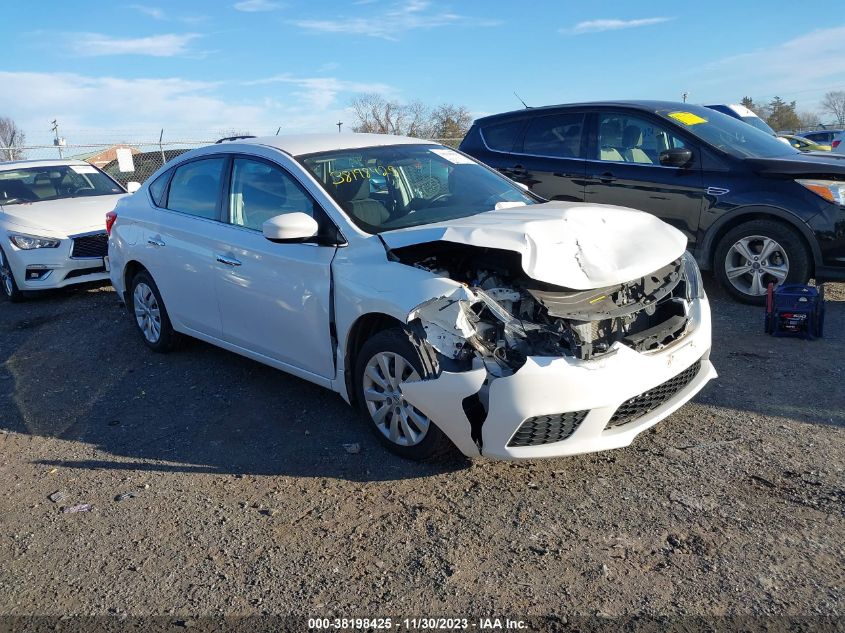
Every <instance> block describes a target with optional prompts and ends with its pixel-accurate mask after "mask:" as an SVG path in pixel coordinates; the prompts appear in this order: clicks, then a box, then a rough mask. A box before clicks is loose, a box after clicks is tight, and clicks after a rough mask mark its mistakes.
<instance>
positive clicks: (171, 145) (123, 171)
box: [0, 138, 463, 187]
mask: <svg viewBox="0 0 845 633" xmlns="http://www.w3.org/2000/svg"><path fill="white" fill-rule="evenodd" d="M217 140H218V139H217V138H208V139H205V140H196V139H192V140H173V141H170V140H169V141H163V140H159V141H133V142H114V141H109V142H105V143H84V144H65V145H61V146H59V145H29V146H23V147H0V162H3V161H10V160H56V159H75V160H84V161H86V162H88V163H91V164H92V165H94V166H95V167H98V168H100V169H102V170H103V171H105V172H106V173H107V174H108V175H109V176H111V177H112V178H114V179H115V180H117V181H118V182H119V183H120V184H122V185H123V186H124V187H125V186H126V184H127V183H129V182H139V183H143V182H144V181H145V180H146V179H147V178H149V177H150V176H151V175H152V174H153V173H155V171H156V170H157V169H158V168H159V167H161V166H162V165H163V164H165V163H167V162H169V161H171V160H173V159H174V158H176V157H177V156H179V155H180V154H182V153H184V152H187V151H188V150H190V149H193V148H195V147H203V146H205V145H211V144H213V143H215V142H216V141H217ZM430 140H433V141H435V142H437V143H441V144H443V145H448V146H451V147H457V146H458V145H459V144H460V142H461V140H463V139H460V138H440V139H430ZM127 154H128V155H131V157H132V160H131V161H129V160H128V159H127V158H126V156H127ZM119 155H122V156H123V157H124V159H123V160H120V159H119V158H118V156H119Z"/></svg>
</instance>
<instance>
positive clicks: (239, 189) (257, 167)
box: [229, 158, 320, 231]
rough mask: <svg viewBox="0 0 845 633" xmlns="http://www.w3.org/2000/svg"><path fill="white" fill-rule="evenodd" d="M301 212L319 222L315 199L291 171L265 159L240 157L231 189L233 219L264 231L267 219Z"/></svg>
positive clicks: (236, 160) (230, 216)
mask: <svg viewBox="0 0 845 633" xmlns="http://www.w3.org/2000/svg"><path fill="white" fill-rule="evenodd" d="M294 211H299V212H302V213H307V214H308V215H310V216H311V217H313V218H315V219H316V220H317V221H319V220H320V218H319V217H318V216H317V215H316V214H315V207H314V201H313V200H312V199H311V197H310V196H309V195H308V194H307V193H306V192H305V191H304V190H303V189H302V187H301V186H300V185H299V183H297V182H296V181H295V180H294V179H293V178H292V177H291V176H290V175H289V174H288V173H287V172H285V171H284V170H283V169H281V168H280V167H277V166H275V165H271V164H270V163H266V162H264V161H259V160H252V159H249V158H236V159H235V160H234V164H233V166H232V186H231V189H230V191H229V222H230V223H231V224H234V225H236V226H243V227H246V228H248V229H254V230H256V231H261V230H262V226H263V224H264V222H266V221H267V220H269V219H270V218H273V217H276V216H277V215H281V214H283V213H293V212H294Z"/></svg>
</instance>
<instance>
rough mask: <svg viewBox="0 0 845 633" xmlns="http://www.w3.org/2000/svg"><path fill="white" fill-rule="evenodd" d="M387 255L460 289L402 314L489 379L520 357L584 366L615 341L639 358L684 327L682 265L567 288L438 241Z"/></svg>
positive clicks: (495, 252)
mask: <svg viewBox="0 0 845 633" xmlns="http://www.w3.org/2000/svg"><path fill="white" fill-rule="evenodd" d="M390 255H391V258H392V259H394V261H399V262H401V263H403V264H406V265H409V266H415V267H417V268H420V269H423V270H426V271H429V272H431V273H432V274H435V275H437V276H441V277H447V278H449V279H452V280H454V281H457V282H459V283H461V284H463V285H464V286H463V288H461V289H460V291H456V292H455V293H453V294H450V295H449V296H442V297H438V298H435V299H431V300H429V301H427V302H425V303H423V304H421V305H420V306H417V308H416V309H415V310H414V311H413V312H412V313H411V315H410V316H409V322H413V321H416V320H418V322H419V324H420V325H421V327H422V328H423V329H424V330H425V340H426V341H427V342H428V343H429V344H430V345H431V346H432V347H434V349H436V350H437V351H438V352H439V353H440V354H441V355H442V356H443V357H445V358H447V359H452V360H453V361H454V362H455V363H457V365H456V367H455V368H456V369H457V368H459V367H460V366H469V365H470V364H471V362H472V359H473V358H476V357H478V356H480V357H481V359H482V360H483V361H484V363H485V365H487V367H488V370H489V371H491V373H493V375H500V376H502V375H509V374H511V373H513V372H514V371H516V370H518V369H519V368H520V367H521V366H522V365H523V364H524V363H525V360H526V358H527V357H528V356H572V357H576V358H579V359H583V360H589V359H593V358H598V357H600V356H602V355H605V354H608V353H612V352H613V346H614V344H615V343H617V342H621V343H622V344H623V345H627V346H629V347H631V348H632V349H635V350H637V351H639V352H647V351H652V350H659V349H661V348H662V347H665V346H666V345H668V344H669V343H671V342H672V341H674V340H677V339H678V338H680V337H681V336H683V335H684V333H685V332H686V329H687V325H688V322H689V306H690V299H691V296H692V294H691V289H690V287H689V286H690V284H689V281H688V279H687V276H686V274H685V268H684V261H683V258H678V259H676V260H675V261H673V262H671V263H669V264H667V265H665V266H663V267H662V268H660V269H658V270H656V271H654V272H653V273H651V274H649V275H646V276H645V277H641V278H639V279H634V280H632V281H629V282H626V283H621V284H616V285H613V286H609V287H606V288H600V289H594V290H571V289H567V288H562V287H558V286H554V285H551V284H548V283H544V282H540V281H536V280H534V279H531V278H530V277H528V276H527V275H526V274H525V273H524V272H523V269H522V266H521V263H520V258H519V255H518V254H517V253H514V252H511V251H506V250H501V249H495V248H484V247H478V246H468V245H464V244H457V243H452V242H445V241H439V242H431V243H426V244H416V245H412V246H407V247H403V248H398V249H393V250H391V251H390ZM491 361H492V362H491Z"/></svg>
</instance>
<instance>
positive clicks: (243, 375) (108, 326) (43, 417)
mask: <svg viewBox="0 0 845 633" xmlns="http://www.w3.org/2000/svg"><path fill="white" fill-rule="evenodd" d="M0 337H2V342H0V363H2V364H0V411H2V413H0V428H2V429H5V430H6V431H10V432H15V433H25V434H30V435H37V436H42V437H54V438H58V439H61V440H71V441H76V442H81V443H84V444H86V445H90V446H91V447H93V455H91V454H90V452H88V451H86V457H85V458H84V459H79V460H76V461H68V460H62V461H52V460H50V459H44V460H42V461H40V462H39V463H41V464H46V465H57V466H58V465H61V466H64V467H71V468H87V469H115V470H146V471H157V472H174V471H175V472H196V473H226V474H236V475H285V476H294V477H327V478H338V479H347V480H352V481H383V480H397V479H408V478H416V477H429V476H432V475H437V474H441V473H446V472H453V471H456V470H460V469H463V468H466V467H467V466H468V464H469V461H468V460H466V459H465V458H463V457H461V456H460V455H457V454H456V455H455V456H445V457H443V458H441V459H438V460H434V461H432V462H431V463H422V464H420V463H414V462H410V461H407V460H403V459H401V458H398V457H396V456H394V455H392V454H391V453H389V452H387V451H386V450H385V449H384V448H383V447H382V446H381V445H380V444H379V442H378V440H377V439H376V437H375V436H374V435H373V434H372V433H371V431H370V430H369V428H368V426H367V424H366V421H365V420H364V419H362V418H361V417H360V416H359V414H358V413H357V412H356V411H354V410H353V409H352V408H350V407H349V406H348V405H347V404H346V403H345V402H343V400H342V399H341V398H340V397H339V396H338V395H336V394H334V393H332V392H330V391H328V390H326V389H322V388H320V387H317V386H315V385H312V384H310V383H308V382H306V381H303V380H300V379H298V378H295V377H292V376H289V375H287V374H285V373H283V372H280V371H277V370H274V369H272V368H269V367H266V366H264V365H261V364H259V363H256V362H253V361H250V360H248V359H245V358H242V357H239V356H237V355H235V354H231V353H229V352H226V351H223V350H220V349H218V348H215V347H213V346H211V345H207V344H205V343H202V342H199V341H196V340H187V341H186V342H185V343H184V345H183V346H182V347H181V348H180V349H179V350H177V351H176V352H174V353H171V354H167V355H160V354H154V353H152V352H150V351H149V350H148V349H147V348H146V347H145V346H144V345H143V343H142V342H141V340H140V338H139V336H138V334H137V332H136V331H135V329H134V326H133V325H132V323H131V322H130V320H129V318H128V316H127V315H126V312H125V309H124V308H123V307H122V306H119V305H118V303H117V299H116V296H115V295H114V293H113V292H111V291H110V290H109V291H105V290H103V291H87V292H76V293H60V294H56V295H53V296H45V297H41V298H39V299H38V300H37V301H35V302H27V303H23V304H18V305H12V304H3V305H2V306H0ZM88 455H90V456H88Z"/></svg>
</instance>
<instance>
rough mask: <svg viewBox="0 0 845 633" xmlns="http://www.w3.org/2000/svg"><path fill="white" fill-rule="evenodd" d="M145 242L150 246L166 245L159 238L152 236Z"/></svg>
mask: <svg viewBox="0 0 845 633" xmlns="http://www.w3.org/2000/svg"><path fill="white" fill-rule="evenodd" d="M147 244H149V245H150V246H155V247H156V248H159V247H161V246H166V244H165V243H164V242H162V241H161V240H157V239H154V238H152V237H151V238H150V239H148V240H147Z"/></svg>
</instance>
